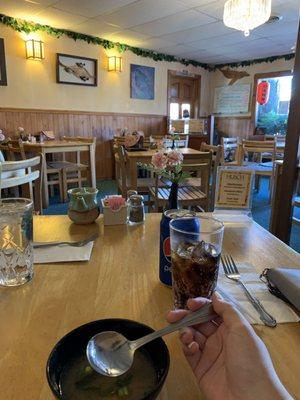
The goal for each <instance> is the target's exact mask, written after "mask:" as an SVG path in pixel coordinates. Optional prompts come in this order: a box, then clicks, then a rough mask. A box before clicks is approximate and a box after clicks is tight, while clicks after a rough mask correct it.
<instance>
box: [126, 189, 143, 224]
mask: <svg viewBox="0 0 300 400" xmlns="http://www.w3.org/2000/svg"><path fill="white" fill-rule="evenodd" d="M128 209H129V210H128V222H129V224H130V225H138V224H142V223H143V222H144V220H145V209H144V197H143V196H140V195H136V194H135V195H132V196H130V198H129V200H128Z"/></svg>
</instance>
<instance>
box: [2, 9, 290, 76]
mask: <svg viewBox="0 0 300 400" xmlns="http://www.w3.org/2000/svg"><path fill="white" fill-rule="evenodd" d="M0 23H2V24H3V25H6V26H9V27H10V28H12V29H14V30H15V31H17V32H24V33H27V34H29V33H31V32H37V31H41V32H45V33H47V34H48V35H51V36H54V37H57V38H59V37H61V36H62V35H65V36H67V37H68V38H70V39H73V40H75V41H76V40H83V41H84V42H87V43H89V44H95V45H98V46H102V47H103V48H104V49H117V50H118V51H119V52H120V53H123V52H124V51H131V52H132V53H134V54H136V55H137V56H141V57H146V58H152V59H153V60H154V61H168V62H179V63H181V64H183V65H185V66H188V65H193V66H194V67H201V68H204V69H206V70H207V71H215V70H216V69H218V68H223V67H231V68H237V67H245V66H249V65H253V64H260V63H264V62H270V63H271V62H274V61H276V60H280V59H285V60H291V59H293V58H294V57H295V54H294V53H293V54H284V55H280V56H272V57H267V58H259V59H255V60H249V61H240V62H235V63H229V64H228V63H227V64H217V65H210V64H206V63H201V62H199V61H195V60H189V59H187V58H179V57H175V56H171V55H169V54H164V53H157V52H156V51H152V50H146V49H140V48H138V47H134V46H129V45H128V44H124V43H115V42H112V41H111V40H106V39H102V38H99V37H97V36H91V35H85V34H83V33H79V32H73V31H69V30H67V29H58V28H53V27H52V26H49V25H42V24H36V23H34V22H29V21H25V20H22V19H16V18H12V17H9V16H7V15H4V14H0Z"/></svg>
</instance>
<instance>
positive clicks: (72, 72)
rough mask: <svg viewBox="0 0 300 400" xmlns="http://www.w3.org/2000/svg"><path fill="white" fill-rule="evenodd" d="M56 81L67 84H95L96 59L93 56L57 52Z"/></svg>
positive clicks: (96, 77)
mask: <svg viewBox="0 0 300 400" xmlns="http://www.w3.org/2000/svg"><path fill="white" fill-rule="evenodd" d="M56 82H57V83H66V84H68V85H84V86H97V84H98V61H97V60H96V59H94V58H86V57H78V56H72V55H70V54H61V53H57V58H56Z"/></svg>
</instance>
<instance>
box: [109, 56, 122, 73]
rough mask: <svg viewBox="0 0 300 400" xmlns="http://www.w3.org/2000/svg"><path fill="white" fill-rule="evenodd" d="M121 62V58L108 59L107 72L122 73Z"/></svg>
mask: <svg viewBox="0 0 300 400" xmlns="http://www.w3.org/2000/svg"><path fill="white" fill-rule="evenodd" d="M122 69H123V61H122V57H116V56H112V57H108V71H115V72H122Z"/></svg>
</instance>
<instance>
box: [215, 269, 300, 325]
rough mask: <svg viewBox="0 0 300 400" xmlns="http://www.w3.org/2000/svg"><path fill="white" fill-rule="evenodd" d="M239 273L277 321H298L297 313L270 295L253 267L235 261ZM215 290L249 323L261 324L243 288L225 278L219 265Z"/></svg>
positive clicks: (252, 292)
mask: <svg viewBox="0 0 300 400" xmlns="http://www.w3.org/2000/svg"><path fill="white" fill-rule="evenodd" d="M236 264H237V267H238V269H239V272H240V274H241V277H242V280H243V282H244V283H245V284H246V285H247V288H248V289H249V291H250V292H251V294H252V295H253V296H254V297H257V298H258V300H259V301H260V302H261V303H262V305H263V306H264V307H265V309H266V311H267V312H268V313H269V314H271V315H272V316H273V317H274V318H275V319H276V321H277V323H283V322H298V321H300V318H299V317H298V315H297V314H296V313H295V312H294V311H293V310H292V309H291V308H290V307H289V306H288V305H287V304H286V303H285V302H284V301H283V300H281V299H279V298H277V297H276V296H274V295H272V294H271V293H270V292H269V290H268V288H267V286H266V284H265V283H263V282H262V281H261V280H260V279H259V273H258V272H256V270H255V268H254V267H253V266H252V265H250V264H246V263H236ZM217 290H218V291H219V292H220V294H221V295H222V296H223V297H224V299H225V300H227V301H229V302H231V303H232V304H233V305H234V306H235V307H236V308H237V309H238V310H239V311H240V312H241V313H242V314H243V315H244V316H245V317H246V318H247V319H248V321H249V322H250V323H251V324H261V325H263V322H262V321H261V320H260V319H259V314H258V313H257V311H256V310H255V309H254V307H253V306H252V304H251V302H250V300H248V298H247V295H246V293H245V292H244V290H243V288H242V287H241V285H240V284H238V283H237V282H234V281H232V280H230V279H228V278H226V276H225V274H224V271H223V268H222V266H221V265H220V271H219V279H218V287H217Z"/></svg>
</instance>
